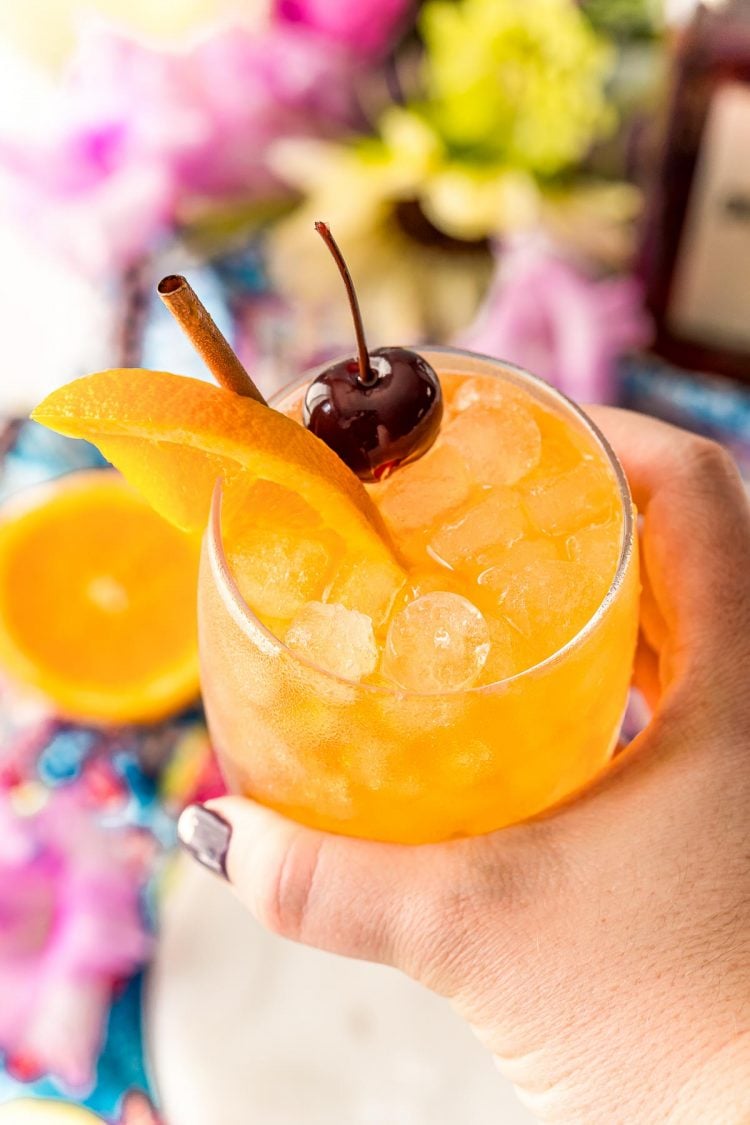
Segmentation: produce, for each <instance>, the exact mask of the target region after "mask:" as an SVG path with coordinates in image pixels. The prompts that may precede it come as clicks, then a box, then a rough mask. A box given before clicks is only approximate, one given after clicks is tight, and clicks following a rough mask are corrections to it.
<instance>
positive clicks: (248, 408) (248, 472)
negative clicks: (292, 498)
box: [33, 369, 393, 563]
mask: <svg viewBox="0 0 750 1125" xmlns="http://www.w3.org/2000/svg"><path fill="white" fill-rule="evenodd" d="M33 417H34V418H35V419H36V421H37V422H41V423H42V424H43V425H45V426H49V428H50V429H53V430H56V431H57V432H58V433H61V434H66V435H68V436H69V437H80V438H86V439H87V440H88V441H90V442H93V444H94V445H96V446H97V447H98V448H99V449H100V450H101V452H102V453H103V454H104V456H105V457H106V458H107V459H108V460H109V461H111V462H112V464H114V465H116V466H117V468H118V469H120V470H121V471H122V472H123V473H124V475H125V476H126V477H127V479H128V480H129V481H131V482H132V484H134V485H135V487H136V488H138V490H139V491H140V492H142V493H143V495H144V496H145V497H146V498H147V499H148V500H149V502H150V503H151V504H152V505H153V507H154V508H155V509H156V510H157V511H158V512H160V513H161V514H162V515H163V516H165V517H166V518H167V519H169V520H171V521H172V522H173V523H175V524H177V526H178V527H181V528H182V529H183V530H186V531H194V532H197V531H202V530H203V529H204V527H205V526H206V523H207V522H208V511H209V505H210V500H211V494H212V492H213V488H214V485H215V483H216V481H217V479H219V478H223V480H224V481H225V483H226V484H227V486H228V491H231V488H232V485H233V484H235V483H236V484H238V485H240V486H241V487H246V486H247V484H248V483H249V482H251V481H253V480H263V481H270V482H272V483H273V484H276V485H281V486H283V487H284V488H286V489H287V490H289V491H290V492H293V493H296V495H297V496H298V497H299V498H301V499H302V500H304V501H305V502H306V503H307V504H308V505H309V506H310V508H312V509H313V510H314V511H315V512H316V513H317V514H318V515H319V516H320V519H321V520H322V522H323V523H324V524H325V525H326V526H327V527H329V528H331V529H333V530H334V531H335V532H336V533H337V534H338V535H339V536H341V538H342V539H343V541H344V544H345V547H346V548H347V550H348V552H350V553H351V555H352V556H364V557H366V558H370V559H379V560H382V561H384V562H388V561H390V562H391V563H392V562H393V556H392V553H391V548H390V547H389V545H388V543H387V535H386V532H385V528H384V525H383V523H382V521H381V518H380V515H379V513H378V511H377V509H376V508H375V505H374V504H373V502H372V500H371V499H370V497H369V496H368V495H367V492H366V491H365V489H364V487H363V485H362V483H361V481H360V480H359V479H358V478H357V477H356V476H355V475H354V473H352V472H351V470H350V469H348V468H347V466H346V465H345V464H344V463H343V461H341V460H340V459H339V457H337V456H336V454H335V453H333V452H332V450H330V449H329V448H328V446H326V445H324V443H323V442H322V441H320V440H319V439H318V438H316V437H315V436H314V435H313V434H311V433H310V432H309V431H308V430H306V429H305V428H304V427H302V426H300V425H299V423H297V422H294V421H292V419H290V418H287V417H286V416H285V415H283V414H281V413H279V412H278V411H276V410H270V409H269V408H268V407H266V406H263V405H262V404H260V403H257V402H255V401H254V400H252V399H249V398H240V397H239V396H237V395H233V394H231V393H229V392H228V391H226V390H223V389H222V388H221V387H215V386H212V385H211V384H209V383H202V382H200V381H198V380H196V379H188V378H185V377H184V376H181V375H170V374H168V373H167V372H164V371H142V370H138V369H124V370H112V371H102V372H100V373H98V374H96V375H88V376H85V377H84V378H82V379H77V380H76V381H75V382H73V383H68V384H67V386H64V387H61V388H60V389H59V390H57V391H55V392H53V394H51V395H50V396H49V397H48V398H46V399H45V400H44V402H43V403H42V404H41V405H40V406H38V407H37V409H36V410H35V411H34V413H33Z"/></svg>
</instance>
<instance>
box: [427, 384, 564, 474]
mask: <svg viewBox="0 0 750 1125" xmlns="http://www.w3.org/2000/svg"><path fill="white" fill-rule="evenodd" d="M443 440H444V442H445V444H446V446H448V447H452V448H454V449H456V450H457V451H458V452H459V453H460V454H461V457H462V458H463V460H464V463H465V464H466V467H467V469H468V470H469V473H470V475H471V476H472V477H473V479H474V480H475V481H476V483H477V484H480V485H497V484H501V485H502V484H515V483H516V482H517V481H519V480H521V479H522V478H523V477H525V476H526V474H527V473H529V472H531V470H532V469H533V468H534V467H535V466H536V465H537V464H538V463H539V458H540V456H541V452H542V437H541V434H540V432H539V427H538V425H537V424H536V422H535V421H534V418H533V416H532V414H531V413H530V411H528V410H527V409H526V408H525V407H524V406H522V405H521V404H520V403H518V402H513V401H512V400H511V399H508V401H507V402H506V403H505V404H504V405H503V406H502V407H496V406H487V405H486V404H485V403H483V402H480V403H477V405H476V406H469V407H467V408H466V410H464V411H462V413H460V414H459V415H458V417H456V418H454V420H453V421H452V422H450V423H449V424H448V426H446V428H445V431H444V433H443Z"/></svg>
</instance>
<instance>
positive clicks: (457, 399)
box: [450, 375, 525, 414]
mask: <svg viewBox="0 0 750 1125" xmlns="http://www.w3.org/2000/svg"><path fill="white" fill-rule="evenodd" d="M524 398H525V394H524V392H523V391H521V390H519V388H518V387H516V386H514V385H513V384H512V383H507V382H505V380H503V379H498V378H497V377H496V376H495V375H477V376H476V377H475V378H473V379H466V378H464V379H462V380H461V383H460V385H459V387H458V390H457V391H456V393H455V394H454V395H453V396H452V398H451V400H450V408H451V410H452V411H454V412H455V413H456V414H460V413H461V412H462V411H463V410H468V408H469V407H470V406H477V405H483V406H497V407H502V408H503V409H505V407H506V406H507V404H508V403H509V402H516V403H517V402H519V401H523V399H524Z"/></svg>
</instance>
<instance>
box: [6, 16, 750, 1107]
mask: <svg viewBox="0 0 750 1125" xmlns="http://www.w3.org/2000/svg"><path fill="white" fill-rule="evenodd" d="M315 219H323V220H327V221H328V222H330V223H331V225H332V228H333V231H334V233H335V235H336V237H337V239H338V240H339V242H340V243H341V246H342V249H343V250H344V252H345V254H346V256H347V258H348V261H349V264H350V267H351V271H352V273H353V275H354V278H355V281H356V284H357V288H358V291H359V296H360V302H361V305H362V309H363V313H364V319H365V324H366V325H367V328H368V336H369V340H370V344H371V345H378V344H386V343H389V344H396V343H401V344H418V343H419V342H424V341H429V342H433V343H434V342H438V343H456V344H459V345H461V346H464V347H468V348H471V349H473V350H476V351H479V352H483V353H486V354H489V355H492V356H497V357H500V358H503V359H507V360H511V361H514V362H516V363H519V364H521V365H523V366H526V367H529V368H531V369H532V370H534V371H536V372H537V373H538V374H541V375H542V376H544V377H545V378H547V379H549V380H550V381H551V382H553V383H554V384H555V385H557V386H558V387H560V388H561V389H562V390H563V391H564V392H565V393H567V394H568V395H570V396H571V397H573V398H575V399H577V400H578V401H581V402H592V401H599V402H614V403H621V404H625V405H629V406H632V407H634V408H636V409H638V410H641V411H645V412H648V413H653V414H657V415H660V416H662V417H665V418H668V419H670V420H674V421H676V422H678V423H679V424H682V425H685V426H688V427H689V428H692V429H695V430H698V431H700V432H703V433H706V434H709V435H711V436H714V437H717V438H718V439H719V440H721V441H722V442H723V443H725V444H726V445H727V446H728V447H729V448H730V449H731V450H732V452H733V453H734V455H735V457H736V458H737V460H738V463H739V464H740V467H741V468H742V469H743V471H744V472H745V473H746V475H748V476H750V0H723V2H722V0H712V2H711V3H709V2H708V0H706V2H705V3H703V4H698V3H695V2H693V0H424V2H423V3H417V2H406V0H357V2H356V3H353V2H351V3H347V2H346V0H267V2H262V3H261V2H259V0H160V2H159V3H158V4H155V3H151V2H149V0H128V2H127V3H125V2H121V0H39V2H37V3H34V4H21V3H18V2H17V0H0V261H1V262H2V267H3V268H2V270H0V324H1V325H2V331H3V359H2V365H1V367H0V501H2V502H3V503H4V504H6V505H8V506H9V507H6V509H5V510H6V511H11V509H12V506H13V505H14V504H16V503H17V502H18V499H19V497H22V498H23V497H24V496H25V495H26V494H27V490H28V489H29V488H30V487H31V486H34V485H38V484H40V483H42V482H44V481H46V480H48V479H50V478H53V477H56V476H58V475H61V474H66V473H68V472H70V471H71V470H74V469H86V468H99V467H101V461H100V459H99V458H98V456H97V455H96V454H95V453H94V451H93V450H91V449H90V448H89V447H87V446H84V445H81V444H79V443H71V442H67V441H65V440H64V439H59V438H56V437H54V436H53V435H51V434H49V433H48V432H46V431H42V430H41V429H40V428H39V427H36V426H35V425H33V424H31V423H28V422H26V421H24V418H25V416H26V414H27V412H28V410H29V409H30V408H31V407H32V406H33V405H34V404H35V403H36V402H37V401H38V400H39V399H40V398H41V397H42V396H43V395H45V394H46V393H47V392H49V391H50V390H52V389H54V388H55V387H57V386H59V385H61V384H62V383H64V382H67V381H68V380H70V379H72V378H74V377H76V376H77V375H81V374H84V373H86V372H88V371H91V370H96V369H99V368H104V367H115V366H144V367H150V368H160V369H164V370H170V371H175V372H180V373H183V374H190V375H195V376H198V377H200V378H204V377H206V376H205V372H204V371H203V369H202V367H201V365H200V363H199V361H198V360H197V359H196V357H195V356H194V355H193V353H192V352H191V350H190V348H189V346H188V345H187V344H186V343H185V342H184V340H183V338H182V337H181V336H180V335H179V333H178V332H177V331H176V329H175V327H174V325H173V323H172V322H171V321H170V319H169V317H168V316H167V314H166V312H165V310H164V309H163V307H162V306H161V304H160V303H159V302H158V300H157V299H156V298H155V284H156V282H157V281H158V279H159V278H160V277H161V276H162V275H164V274H166V273H172V272H184V273H186V274H187V275H188V277H189V279H190V280H191V282H192V284H193V286H194V288H195V289H196V290H197V291H198V292H199V294H200V295H201V297H202V298H203V300H204V302H205V303H206V304H207V305H208V306H209V308H210V309H211V311H212V313H213V315H214V316H215V319H216V320H217V321H218V323H219V325H220V326H221V327H222V329H223V330H224V331H225V333H226V334H227V335H228V336H229V338H230V339H231V340H232V342H233V344H234V346H235V348H236V350H237V351H238V353H239V355H240V357H241V359H242V360H243V362H244V363H245V364H246V366H247V367H248V369H249V370H251V371H252V373H253V375H254V377H255V378H256V381H257V382H258V384H259V385H260V386H261V388H262V389H263V391H264V392H265V393H266V394H270V393H271V392H272V391H273V390H275V389H277V388H279V387H280V386H282V385H283V384H284V383H286V382H287V381H289V380H290V379H292V378H295V377H296V376H297V375H298V374H299V373H300V372H301V371H303V370H304V369H305V368H307V367H309V366H310V365H312V364H314V363H318V362H320V361H321V360H324V359H326V358H327V357H329V356H332V355H335V354H337V353H340V352H342V351H346V350H349V349H351V348H352V336H351V327H350V319H349V314H348V309H347V306H346V303H345V300H344V296H343V292H342V290H341V286H340V279H339V277H338V274H337V273H336V271H335V270H334V269H333V268H332V267H331V263H330V261H329V260H328V258H327V256H326V254H325V252H324V250H323V249H322V248H321V246H320V243H319V240H317V238H316V235H315V232H314V230H313V222H314V220H315ZM102 534H103V533H102ZM45 542H46V546H47V547H48V549H49V560H50V565H54V560H55V558H56V557H58V556H59V555H60V552H62V554H63V555H64V551H62V548H61V545H60V540H59V539H58V538H55V534H53V533H52V532H50V531H49V529H48V537H47V539H46V541H45ZM1 545H2V544H1V543H0V546H1ZM61 565H62V564H61ZM5 574H6V571H5V570H3V569H2V567H0V585H1V584H2V582H3V581H4V575H5ZM58 577H59V575H58ZM64 577H65V576H64V574H63V581H61V582H60V583H59V586H58V596H59V597H64ZM4 604H5V603H4V602H3V605H4ZM6 609H7V607H6ZM0 616H2V613H1V612H0ZM81 631H83V632H84V633H85V622H84V623H83V624H81V626H80V630H79V634H78V635H77V637H76V643H82V642H81V640H80V635H81ZM92 644H93V642H92ZM39 688H40V682H39V678H38V677H37V679H36V680H35V678H34V675H32V674H31V673H29V675H28V676H26V677H24V675H19V673H18V669H17V668H16V669H14V670H13V671H12V674H10V675H7V676H6V675H5V674H3V675H2V677H0V1058H1V1059H2V1060H3V1066H2V1068H0V1123H2V1122H4V1121H7V1122H8V1125H11V1117H10V1116H7V1117H6V1116H3V1114H4V1112H5V1113H7V1114H10V1113H11V1112H12V1111H13V1106H14V1105H15V1106H16V1108H17V1109H18V1111H19V1112H20V1113H29V1112H31V1111H30V1110H29V1109H28V1107H24V1106H23V1105H20V1107H19V1103H18V1102H17V1099H18V1098H20V1097H22V1096H28V1095H30V1094H34V1095H38V1096H43V1097H48V1098H52V1099H57V1100H60V1099H62V1100H66V1101H73V1102H75V1103H76V1104H77V1105H80V1106H83V1105H84V1104H85V1105H87V1106H89V1107H90V1108H91V1110H92V1111H95V1112H96V1113H98V1114H102V1115H105V1118H106V1120H108V1121H118V1122H127V1123H129V1125H147V1123H149V1122H155V1121H156V1120H157V1109H156V1105H157V1103H158V1102H159V1101H160V1100H161V1102H162V1105H163V1113H164V1121H165V1122H167V1123H168V1125H192V1123H193V1122H196V1123H197V1122H201V1121H208V1120H211V1121H215V1122H217V1125H235V1122H237V1123H238V1125H239V1123H240V1122H243V1123H244V1122H246V1121H247V1122H249V1121H251V1120H252V1121H256V1120H257V1121H258V1122H261V1123H263V1125H280V1123H282V1122H283V1123H287V1122H288V1123H297V1122H299V1123H302V1122H304V1123H305V1125H311V1123H312V1125H314V1123H315V1122H317V1121H321V1122H323V1121H326V1122H329V1123H330V1122H336V1123H338V1122H341V1123H342V1125H344V1123H346V1125H380V1123H383V1125H385V1123H386V1122H387V1123H388V1125H398V1123H400V1122H404V1123H409V1125H411V1123H414V1125H421V1123H422V1122H423V1121H424V1122H427V1121H428V1120H429V1121H430V1122H431V1125H435V1123H438V1125H440V1123H442V1122H445V1125H449V1123H450V1122H458V1121H461V1122H472V1123H476V1125H483V1123H484V1122H485V1121H487V1122H488V1123H489V1121H491V1120H492V1121H495V1122H497V1121H502V1122H507V1123H509V1125H511V1123H515V1122H523V1121H529V1120H530V1118H529V1117H528V1116H526V1115H525V1114H524V1111H523V1110H522V1109H521V1108H520V1107H518V1106H517V1105H516V1103H515V1101H514V1098H513V1095H512V1093H511V1092H510V1091H509V1090H508V1089H506V1088H505V1087H504V1086H502V1085H501V1084H500V1080H499V1079H497V1078H496V1077H495V1074H494V1071H493V1070H492V1067H491V1065H490V1064H489V1060H486V1059H484V1057H483V1056H482V1054H481V1052H480V1050H479V1048H478V1047H477V1048H475V1047H474V1045H473V1043H472V1042H471V1041H470V1037H468V1033H466V1036H464V1029H462V1028H458V1027H457V1026H456V1025H454V1023H453V1022H452V1020H451V1019H450V1016H449V1015H448V1014H447V1013H444V1012H443V1010H442V1007H435V1006H433V1004H432V1001H431V1000H430V999H429V998H426V997H422V996H421V994H418V993H417V992H416V991H415V990H413V989H411V988H410V987H409V986H408V985H407V984H406V983H405V982H402V983H398V984H396V983H394V980H393V979H392V978H391V977H390V976H387V975H386V976H385V977H384V976H381V975H378V974H380V973H381V970H374V971H373V972H374V975H368V973H369V972H370V971H369V969H367V968H366V967H361V966H357V967H351V966H346V967H340V966H339V963H333V962H331V961H330V960H329V959H324V958H320V960H318V959H317V958H318V957H319V955H317V954H312V953H310V952H309V951H293V952H290V951H288V950H286V951H284V949H281V950H280V949H279V947H278V944H274V943H269V940H268V939H266V938H264V937H262V936H261V935H260V934H259V933H258V931H257V930H256V929H255V928H254V927H252V925H251V923H249V922H248V921H247V920H246V919H244V918H243V917H242V916H240V915H239V914H238V913H237V911H236V908H234V907H233V906H232V904H231V901H230V900H229V898H228V897H227V895H226V894H224V893H223V891H221V890H217V887H216V886H214V885H213V884H209V883H207V882H205V877H203V876H201V875H198V874H195V873H191V874H189V875H187V874H185V873H182V874H181V875H180V877H179V878H177V877H176V876H175V875H174V873H173V871H172V869H171V868H170V866H169V863H168V861H167V857H168V856H169V854H170V849H171V846H172V843H173V840H174V820H175V816H176V815H177V814H178V812H179V810H180V809H181V808H182V807H183V806H184V804H185V803H187V802H188V801H189V800H191V799H194V798H195V797H196V796H197V797H199V798H200V797H205V796H208V795H210V794H212V793H216V792H218V791H220V788H221V782H220V779H219V778H218V775H217V774H216V771H215V768H214V766H213V762H212V758H211V755H210V749H209V747H208V743H207V739H206V735H205V730H204V727H203V724H202V718H201V713H200V708H199V707H198V705H197V704H196V705H194V706H189V707H188V708H187V709H185V708H184V706H183V705H184V698H180V700H179V701H178V700H177V699H176V698H175V699H174V700H173V705H172V708H171V711H170V710H169V708H167V709H166V711H165V714H164V715H161V716H160V717H159V719H158V721H156V722H149V723H148V724H146V723H144V722H143V721H139V722H138V723H137V724H135V723H134V722H133V721H131V720H132V719H139V720H141V719H142V716H140V715H138V714H136V713H135V712H134V713H133V714H132V715H128V714H127V713H125V714H123V715H120V716H119V717H118V720H117V722H112V721H109V722H107V723H104V724H103V723H101V722H89V721H84V720H85V718H86V716H83V717H82V718H81V719H77V720H75V721H74V720H73V719H72V718H71V717H70V715H69V709H68V710H66V709H65V708H61V707H60V706H59V700H57V698H56V697H55V692H54V691H52V690H51V689H50V690H49V691H47V692H45V691H43V690H39ZM178 702H179V705H178ZM63 714H65V715H66V717H64V718H63V717H62V715H63ZM71 825H75V826H76V828H75V829H74V830H73V829H71V827H70V826H71ZM79 829H80V830H79ZM207 902H210V903H211V910H210V911H206V910H205V909H203V907H202V905H201V904H204V903H207ZM59 903H64V904H65V912H64V913H65V917H70V918H73V920H74V921H73V923H71V925H70V926H69V927H68V929H67V930H65V928H63V936H61V934H60V929H59V927H58V926H57V924H56V923H55V918H57V917H58V913H57V912H58V904H59ZM157 918H158V919H159V920H158V922H157ZM209 950H210V951H211V956H210V957H209V954H208V951H209ZM248 951H251V952H248ZM307 958H309V959H310V960H309V961H308V960H306V959H307ZM245 962H247V963H248V964H246V963H245ZM146 966H148V967H150V968H149V971H148V972H147V973H146V974H145V975H144V967H146ZM238 966H239V967H238ZM362 974H364V975H362ZM269 981H271V982H272V983H270V984H269ZM144 982H147V986H146V983H144ZM198 1009H200V1012H201V1015H200V1018H198V1016H197V1011H198ZM394 1012H395V1013H398V1018H394ZM269 1028H270V1029H272V1030H270V1031H268V1033H267V1034H266V1030H267V1029H269ZM218 1041H220V1042H221V1049H219V1048H218V1047H217V1042H218ZM269 1074H272V1075H273V1078H269V1077H268V1075H269ZM467 1089H468V1090H470V1091H471V1093H467ZM457 1091H458V1092H459V1093H460V1096H459V1094H458V1093H457ZM467 1099H468V1100H467ZM467 1107H469V1108H468V1109H467ZM48 1112H49V1113H50V1114H54V1112H55V1111H54V1109H53V1108H51V1107H48ZM80 1113H81V1117H80V1120H81V1122H82V1123H83V1122H84V1121H85V1120H95V1118H88V1117H86V1116H85V1115H84V1111H83V1110H81V1111H80ZM56 1119H57V1118H54V1117H52V1116H50V1118H49V1120H50V1121H52V1120H56ZM12 1120H14V1121H15V1120H16V1118H13V1119H12ZM17 1120H18V1121H21V1122H23V1121H25V1120H29V1121H31V1120H32V1118H31V1117H18V1118H17ZM34 1120H36V1118H34ZM45 1120H46V1118H45ZM65 1120H68V1118H65Z"/></svg>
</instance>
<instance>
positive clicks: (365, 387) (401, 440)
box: [302, 223, 443, 480]
mask: <svg viewBox="0 0 750 1125" xmlns="http://www.w3.org/2000/svg"><path fill="white" fill-rule="evenodd" d="M315 229H316V231H317V232H318V234H319V235H320V236H321V238H322V239H323V241H324V242H325V243H326V245H327V246H328V249H329V250H330V251H331V254H332V255H333V257H334V259H335V261H336V265H337V266H338V268H339V271H340V273H341V276H342V278H343V279H344V285H345V286H346V291H347V294H348V296H349V305H350V307H351V310H352V319H353V321H354V331H355V334H356V337H357V352H358V354H357V358H356V359H354V358H352V359H344V360H341V361H340V362H339V363H334V364H333V365H332V366H331V367H327V368H326V369H325V371H322V372H321V373H320V375H318V376H317V378H315V379H314V380H313V382H312V383H311V384H310V386H309V387H308V389H307V394H306V395H305V401H304V406H303V411H302V416H303V421H304V423H305V425H306V426H307V428H308V430H310V431H311V432H312V433H314V434H315V435H316V437H319V438H320V439H321V440H322V441H324V442H325V443H326V445H328V446H330V447H331V449H333V451H334V452H335V453H338V455H339V457H340V458H341V459H342V461H344V462H345V463H346V464H347V465H348V466H349V468H350V469H352V470H353V471H354V472H355V473H356V474H357V476H358V477H361V478H362V479H363V480H382V479H383V477H385V476H387V475H388V474H389V473H390V472H392V470H393V469H395V468H396V467H397V466H398V465H402V464H404V462H405V461H414V460H415V459H416V458H417V457H420V456H421V455H422V454H423V453H425V452H426V451H427V450H428V449H429V448H430V446H431V445H432V443H433V442H434V440H435V438H436V437H437V435H438V430H439V429H440V420H441V418H442V416H443V396H442V392H441V390H440V382H439V380H438V377H437V375H436V373H435V371H434V370H433V368H432V367H431V366H430V364H429V363H428V362H427V360H425V359H423V357H422V356H421V355H418V354H417V353H416V352H413V351H410V350H409V349H408V348H377V349H376V350H375V351H373V352H368V350H367V343H366V341H365V333H364V328H363V326H362V315H361V313H360V310H359V302H358V300H357V294H356V292H355V289H354V284H353V282H352V278H351V274H350V273H349V269H348V267H347V265H346V262H345V261H344V257H343V255H342V253H341V250H340V249H339V247H338V245H337V243H336V241H335V239H334V237H333V235H332V234H331V231H330V229H329V227H328V224H327V223H316V224H315Z"/></svg>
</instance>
